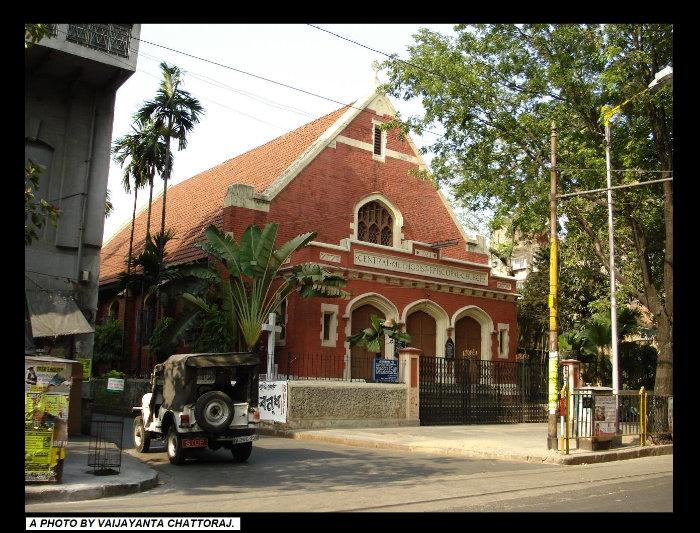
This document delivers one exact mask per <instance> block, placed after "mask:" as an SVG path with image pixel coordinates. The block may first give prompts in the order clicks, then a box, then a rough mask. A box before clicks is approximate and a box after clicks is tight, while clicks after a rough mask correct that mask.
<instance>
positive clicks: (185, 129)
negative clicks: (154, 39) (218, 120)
mask: <svg viewBox="0 0 700 533" xmlns="http://www.w3.org/2000/svg"><path fill="white" fill-rule="evenodd" d="M160 68H161V71H162V73H163V79H162V80H161V82H160V86H159V88H158V92H157V94H156V97H155V98H154V99H153V100H148V101H147V102H145V103H144V104H143V106H141V108H140V109H139V110H138V111H137V113H136V117H137V118H138V120H139V121H140V122H143V123H146V122H149V121H153V122H154V123H155V127H156V129H157V131H158V133H159V135H161V136H162V139H163V142H164V143H165V146H166V147H167V148H168V149H167V151H166V152H165V168H164V171H163V174H162V177H163V210H162V214H161V221H160V232H161V233H163V232H164V231H165V211H166V205H167V193H168V180H169V179H170V175H171V173H172V167H173V161H172V156H171V152H170V140H171V139H177V142H178V150H183V149H184V148H185V147H186V146H187V136H188V134H189V133H190V132H191V131H192V129H193V128H194V126H195V124H197V123H198V122H199V119H200V116H201V115H202V114H203V113H204V108H203V107H202V106H201V104H200V103H199V100H197V99H196V98H194V97H193V96H192V95H191V94H190V93H189V92H187V91H185V90H183V89H182V88H181V87H180V85H181V83H182V73H181V71H180V69H179V68H178V67H176V66H174V65H172V66H171V65H168V64H166V63H165V62H163V63H161V64H160Z"/></svg>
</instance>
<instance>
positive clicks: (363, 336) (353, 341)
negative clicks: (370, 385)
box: [345, 315, 411, 357]
mask: <svg viewBox="0 0 700 533" xmlns="http://www.w3.org/2000/svg"><path fill="white" fill-rule="evenodd" d="M369 321H370V325H369V327H368V328H365V329H363V330H362V331H360V332H358V333H355V334H354V335H348V336H347V337H346V339H345V340H346V341H348V342H349V343H350V347H351V348H352V347H353V346H365V347H366V348H367V351H368V352H371V353H376V354H377V357H379V356H380V355H381V353H380V352H381V349H382V344H383V343H384V336H387V337H389V338H390V339H392V340H393V341H394V342H404V343H409V342H411V336H410V335H409V334H408V333H405V332H403V331H401V325H400V324H397V323H396V321H395V320H392V321H391V322H383V321H382V320H381V319H380V318H379V317H378V316H376V315H370V317H369Z"/></svg>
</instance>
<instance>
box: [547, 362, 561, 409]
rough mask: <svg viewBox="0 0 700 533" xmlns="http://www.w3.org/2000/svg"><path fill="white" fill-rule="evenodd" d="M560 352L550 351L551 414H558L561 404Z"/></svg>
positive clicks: (549, 399) (549, 397)
mask: <svg viewBox="0 0 700 533" xmlns="http://www.w3.org/2000/svg"><path fill="white" fill-rule="evenodd" d="M558 358H559V352H549V372H548V380H547V381H548V382H547V386H548V390H549V395H548V398H547V400H548V407H549V414H556V412H557V408H558V404H559V390H558V388H557V385H558V380H559V359H558Z"/></svg>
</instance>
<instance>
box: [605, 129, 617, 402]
mask: <svg viewBox="0 0 700 533" xmlns="http://www.w3.org/2000/svg"><path fill="white" fill-rule="evenodd" d="M605 166H606V171H607V180H608V246H609V248H610V330H611V333H612V339H611V343H612V388H613V394H617V393H618V392H619V391H620V376H619V373H618V352H617V300H616V299H615V243H614V239H613V229H614V228H613V207H612V167H611V162H610V120H606V121H605Z"/></svg>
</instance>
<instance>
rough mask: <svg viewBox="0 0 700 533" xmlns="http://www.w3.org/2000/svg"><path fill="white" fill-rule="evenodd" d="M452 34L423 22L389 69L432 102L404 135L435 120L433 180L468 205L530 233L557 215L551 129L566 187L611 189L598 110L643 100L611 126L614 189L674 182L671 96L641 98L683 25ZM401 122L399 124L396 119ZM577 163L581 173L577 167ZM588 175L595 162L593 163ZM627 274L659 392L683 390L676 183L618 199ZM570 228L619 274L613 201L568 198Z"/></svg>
mask: <svg viewBox="0 0 700 533" xmlns="http://www.w3.org/2000/svg"><path fill="white" fill-rule="evenodd" d="M455 31H456V33H455V35H454V36H445V35H441V34H438V33H435V32H431V31H428V30H421V31H420V32H419V33H418V34H416V35H415V36H414V38H415V43H414V44H413V45H411V46H410V47H409V58H408V60H406V61H402V60H400V59H398V58H391V59H390V60H388V61H386V62H385V63H384V66H385V67H386V68H387V69H388V74H389V81H388V83H387V84H386V85H385V87H384V89H385V90H386V91H387V92H388V93H389V94H392V95H393V96H396V97H399V98H403V99H410V98H414V97H415V98H418V99H420V100H421V102H422V104H423V106H424V108H425V115H424V116H423V117H408V118H407V119H405V120H403V121H402V124H401V127H402V128H403V130H404V131H409V130H415V131H418V132H421V131H423V130H424V129H425V128H427V127H430V126H431V125H433V124H434V123H437V124H440V125H441V126H442V128H443V135H442V136H441V137H439V138H438V139H437V140H436V141H435V143H434V144H433V145H432V146H431V149H432V151H433V152H434V153H435V157H434V158H433V160H432V162H431V167H432V172H433V174H434V177H435V179H436V182H437V183H438V184H441V185H445V186H447V187H450V188H451V189H452V192H453V193H454V196H455V198H456V199H457V200H458V201H459V202H461V203H462V205H463V206H464V207H466V208H468V209H474V210H482V209H484V208H488V209H491V210H492V211H493V212H494V223H495V224H496V225H499V224H500V223H501V222H502V221H503V220H506V219H509V220H512V223H513V224H514V227H515V229H516V230H517V231H519V232H520V233H521V234H523V235H524V236H528V235H534V234H537V233H538V232H541V231H542V230H543V229H544V228H546V226H547V221H548V215H549V212H548V192H549V169H548V168H547V164H548V163H547V162H548V159H549V157H548V156H549V154H548V152H549V128H550V124H551V122H552V121H554V122H555V123H556V124H557V127H558V132H559V150H558V161H559V168H560V169H561V177H560V187H561V188H560V190H562V191H563V192H571V191H575V190H590V189H598V188H602V187H604V186H605V145H604V125H603V120H602V116H601V115H602V113H601V110H602V108H603V107H604V106H616V105H618V104H621V103H622V102H625V101H627V100H628V99H629V98H630V97H633V96H635V98H634V99H633V100H631V101H630V102H629V103H628V104H626V105H625V106H624V107H623V108H622V111H621V115H619V116H618V118H617V119H616V121H615V123H614V125H613V138H612V154H613V157H612V166H613V168H614V169H616V170H629V169H643V170H644V171H646V173H638V174H635V173H633V172H615V173H614V184H615V185H620V184H623V183H629V182H631V181H635V180H639V181H645V180H650V179H652V178H658V177H659V176H660V175H661V176H668V175H670V173H671V172H672V170H673V166H672V164H673V163H672V159H673V135H672V131H673V124H672V122H673V120H672V119H673V115H672V105H673V99H672V91H671V90H670V89H669V88H668V87H662V88H661V89H660V90H658V91H656V92H653V93H652V92H650V91H647V92H644V91H645V90H646V88H647V86H648V84H649V83H650V82H651V81H652V80H653V79H654V74H655V73H656V72H658V71H659V70H661V69H662V68H663V67H664V66H666V65H668V64H671V63H672V60H673V48H672V41H673V28H672V26H671V25H662V24H613V25H599V24H595V25H582V24H577V25H574V24H562V25H549V24H526V25H520V24H519V25H476V26H465V25H460V26H456V27H455ZM390 126H391V125H390ZM569 169H571V170H569ZM584 169H585V170H584ZM614 203H615V211H616V212H615V224H616V226H615V246H616V259H617V260H616V265H618V266H617V272H616V277H617V279H618V280H619V282H620V288H621V289H622V290H623V291H625V292H626V293H628V294H630V295H631V296H633V297H634V298H635V299H636V300H638V301H639V302H640V303H641V304H642V305H644V306H645V307H646V308H647V309H648V310H649V311H650V312H651V314H652V315H653V317H654V319H655V322H656V326H657V330H658V336H657V341H658V344H659V349H660V350H659V351H660V353H659V357H658V360H657V372H656V383H655V387H654V388H655V390H656V391H657V392H659V393H661V394H671V393H672V390H673V389H672V368H673V341H672V339H673V335H672V330H673V246H672V241H673V186H672V185H671V182H668V181H667V182H664V183H663V184H662V185H660V184H655V185H648V186H644V187H634V188H631V189H621V190H618V191H616V192H615V193H614ZM559 209H560V212H561V213H562V215H563V218H562V222H563V223H564V230H565V231H566V234H567V236H569V235H572V234H574V235H575V234H583V235H585V236H587V238H588V239H589V240H590V242H591V243H593V253H594V256H595V257H596V258H597V259H598V261H599V264H600V266H601V268H604V269H608V268H609V263H608V250H607V238H606V235H607V211H606V202H605V199H604V197H603V196H600V195H598V196H595V195H591V196H587V197H585V198H582V197H577V198H575V199H570V200H565V201H561V202H559Z"/></svg>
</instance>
